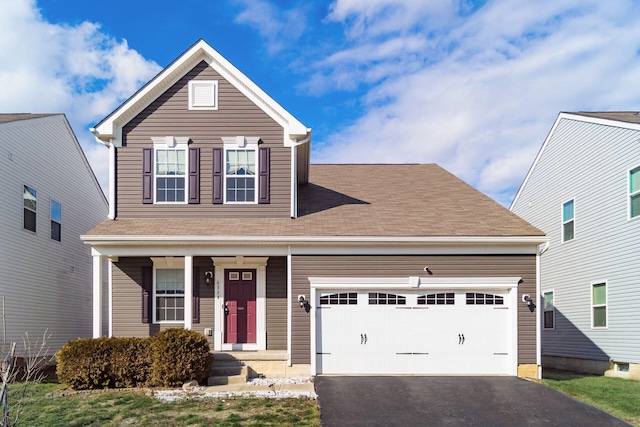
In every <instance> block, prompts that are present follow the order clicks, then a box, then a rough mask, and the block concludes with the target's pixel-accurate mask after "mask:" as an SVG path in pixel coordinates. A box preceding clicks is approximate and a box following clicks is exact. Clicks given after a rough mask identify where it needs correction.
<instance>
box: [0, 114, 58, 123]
mask: <svg viewBox="0 0 640 427" xmlns="http://www.w3.org/2000/svg"><path fill="white" fill-rule="evenodd" d="M56 115H58V114H31V113H11V114H7V113H0V123H11V122H17V121H20V120H30V119H38V118H40V117H48V116H56Z"/></svg>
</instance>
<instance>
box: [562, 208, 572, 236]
mask: <svg viewBox="0 0 640 427" xmlns="http://www.w3.org/2000/svg"><path fill="white" fill-rule="evenodd" d="M574 205H575V203H574V200H573V199H571V200H569V201H568V202H565V203H563V204H562V241H563V242H568V241H569V240H573V238H574V233H575V212H574Z"/></svg>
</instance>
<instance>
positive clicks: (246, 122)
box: [82, 40, 545, 377]
mask: <svg viewBox="0 0 640 427" xmlns="http://www.w3.org/2000/svg"><path fill="white" fill-rule="evenodd" d="M92 131H93V132H94V134H95V136H96V138H97V140H98V141H101V142H103V143H104V144H105V145H107V146H108V147H109V150H110V159H111V187H110V188H111V189H112V191H111V192H110V200H111V202H112V203H113V204H112V205H111V206H112V209H111V212H110V219H108V220H107V221H105V222H103V223H101V224H100V225H98V226H97V227H95V228H94V229H92V230H90V231H89V232H88V233H86V235H84V236H83V237H82V238H83V239H84V241H85V242H86V243H87V244H89V245H91V247H92V249H93V253H94V256H95V263H94V265H95V266H96V269H95V271H94V275H95V276H94V280H95V282H94V283H95V289H96V294H97V295H100V294H101V290H100V282H101V277H102V276H104V275H107V276H108V277H109V283H110V289H111V300H110V308H109V318H110V321H109V325H108V326H109V334H110V335H114V336H148V335H151V334H154V333H156V332H157V331H159V330H161V329H163V328H167V327H175V326H178V327H184V328H187V329H193V330H196V331H198V332H201V333H203V334H204V335H205V336H207V337H208V339H209V340H210V344H211V347H212V349H213V350H214V351H215V352H216V354H218V355H219V356H220V357H222V356H224V355H223V354H222V353H224V352H230V353H231V354H232V355H233V357H235V358H236V359H240V360H246V359H253V360H251V361H247V363H248V364H250V365H251V366H252V368H253V369H254V370H255V371H257V372H259V373H263V374H268V375H300V374H302V375H316V374H445V375H446V374H484V375H523V376H532V377H536V376H538V375H539V369H538V367H539V351H538V345H537V335H536V327H537V323H536V319H537V317H538V316H537V313H536V312H535V311H532V310H533V308H534V306H533V302H535V299H536V298H535V295H537V294H538V289H537V285H538V284H537V274H536V265H537V260H538V255H537V250H538V246H539V244H540V243H541V242H544V241H545V237H544V235H543V233H542V232H541V231H539V230H538V229H536V228H535V227H533V226H531V225H530V224H528V223H527V222H525V221H524V220H522V219H521V218H519V217H518V216H516V215H514V214H513V213H511V212H509V211H508V210H507V209H505V208H504V207H502V206H500V205H499V204H498V203H496V202H494V201H493V200H491V199H489V198H488V197H486V196H485V195H483V194H481V193H480V192H478V191H476V190H475V189H473V188H472V187H470V186H469V185H467V184H465V183H464V182H462V181H461V180H459V179H458V178H456V177H455V176H453V175H451V174H450V173H448V172H446V171H445V170H443V169H441V168H440V167H438V166H436V165H432V164H430V165H417V164H410V165H409V164H407V165H352V164H351V165H350V164H344V165H309V152H310V143H311V141H310V139H311V130H310V129H309V128H307V127H306V126H304V125H303V124H302V123H300V122H299V121H298V120H296V119H295V118H294V117H293V116H292V115H291V114H289V113H288V112H287V111H285V110H284V109H283V108H282V107H281V106H280V105H278V104H277V103H276V102H275V101H274V100H273V99H272V98H271V97H269V96H268V95H267V94H266V93H264V92H263V91H262V90H261V89H260V88H259V87H258V86H256V85H255V84H254V83H253V82H252V81H251V80H249V79H248V78H247V77H246V76H245V75H244V74H242V73H241V72H240V71H239V70H238V69H236V68H235V67H234V66H233V65H231V64H230V63H229V62H228V61H226V60H225V59H224V58H223V57H222V56H220V54H219V53H217V52H216V51H215V50H214V49H212V48H211V47H210V46H209V45H208V44H206V43H205V42H204V41H202V40H200V41H198V42H197V43H196V44H194V45H193V46H192V47H191V48H189V49H188V50H187V51H186V52H185V53H183V54H182V55H181V56H180V57H179V58H177V59H176V60H175V61H174V62H173V63H171V64H170V65H169V66H168V67H167V68H166V69H164V70H163V71H162V72H161V73H160V74H159V75H158V76H156V77H155V78H154V79H153V80H151V81H150V82H149V83H148V84H147V85H145V86H144V87H143V88H142V89H140V91H138V92H137V93H136V94H134V95H133V96H132V97H131V98H130V99H129V100H127V101H126V102H125V103H124V104H122V105H121V106H120V107H118V108H117V109H116V110H115V111H114V112H113V113H111V114H110V115H109V116H107V117H106V118H105V119H104V120H102V121H101V122H100V123H98V124H97V125H96V127H95V129H93V130H92ZM102 259H109V268H108V269H107V270H106V271H103V270H102V269H101V268H100V265H101V260H102ZM525 294H528V295H531V297H532V299H533V301H532V303H531V304H530V305H527V303H525V302H523V300H522V298H523V296H524V295H525ZM95 304H96V313H97V312H99V308H100V306H101V304H100V301H96V302H95ZM96 319H97V320H96V322H95V323H94V331H95V332H94V334H95V335H96V336H98V335H100V333H101V331H102V330H103V329H102V328H103V326H102V325H101V324H100V321H99V320H100V316H99V315H97V317H96Z"/></svg>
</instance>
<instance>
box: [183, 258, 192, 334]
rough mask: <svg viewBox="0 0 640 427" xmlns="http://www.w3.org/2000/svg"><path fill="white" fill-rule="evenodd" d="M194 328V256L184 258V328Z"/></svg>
mask: <svg viewBox="0 0 640 427" xmlns="http://www.w3.org/2000/svg"><path fill="white" fill-rule="evenodd" d="M192 327H193V256H192V255H185V256H184V328H185V329H189V330H190V329H191V328H192Z"/></svg>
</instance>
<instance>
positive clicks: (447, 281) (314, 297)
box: [308, 276, 522, 376]
mask: <svg viewBox="0 0 640 427" xmlns="http://www.w3.org/2000/svg"><path fill="white" fill-rule="evenodd" d="M308 279H309V283H310V301H311V303H312V304H313V305H315V306H317V305H318V291H321V290H329V289H330V290H334V289H335V290H342V289H353V290H366V289H404V290H408V291H416V290H418V289H421V288H422V289H438V290H440V289H442V290H444V289H459V290H462V289H469V290H476V289H477V290H498V289H500V290H506V291H508V294H507V296H506V298H505V299H507V300H508V302H509V305H508V307H509V309H510V310H511V312H510V313H511V316H510V324H509V329H510V331H511V347H510V361H509V366H510V368H509V374H510V375H512V376H516V375H518V285H519V283H520V280H521V279H522V278H521V277H443V278H434V277H431V276H428V277H419V278H415V277H412V276H408V277H389V278H384V277H309V278H308ZM416 279H417V280H416ZM416 282H418V286H417V287H416V286H415V284H416ZM312 311H313V313H312V314H311V319H310V322H309V323H310V331H309V332H310V334H309V335H310V340H311V342H310V354H309V356H310V360H311V375H316V374H317V373H318V372H317V366H316V352H317V350H316V348H317V347H316V344H317V336H316V326H317V322H316V313H317V310H312Z"/></svg>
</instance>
